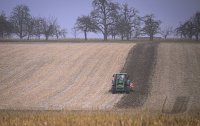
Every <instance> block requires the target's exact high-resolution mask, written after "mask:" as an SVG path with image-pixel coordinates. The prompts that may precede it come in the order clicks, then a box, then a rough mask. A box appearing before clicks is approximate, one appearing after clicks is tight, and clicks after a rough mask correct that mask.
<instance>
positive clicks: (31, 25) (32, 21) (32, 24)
mask: <svg viewBox="0 0 200 126" xmlns="http://www.w3.org/2000/svg"><path fill="white" fill-rule="evenodd" d="M34 28H35V19H34V18H33V17H31V18H29V20H27V36H28V37H27V39H28V40H29V39H30V37H31V36H33V35H34Z"/></svg>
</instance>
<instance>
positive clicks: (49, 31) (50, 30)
mask: <svg viewBox="0 0 200 126" xmlns="http://www.w3.org/2000/svg"><path fill="white" fill-rule="evenodd" d="M55 26H56V19H54V18H51V19H50V18H49V19H45V18H44V19H43V20H42V30H43V34H44V36H45V38H46V40H48V39H49V37H50V36H53V35H54V34H55Z"/></svg>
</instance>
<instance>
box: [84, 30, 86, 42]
mask: <svg viewBox="0 0 200 126" xmlns="http://www.w3.org/2000/svg"><path fill="white" fill-rule="evenodd" d="M84 35H85V40H87V32H86V30H85V31H84Z"/></svg>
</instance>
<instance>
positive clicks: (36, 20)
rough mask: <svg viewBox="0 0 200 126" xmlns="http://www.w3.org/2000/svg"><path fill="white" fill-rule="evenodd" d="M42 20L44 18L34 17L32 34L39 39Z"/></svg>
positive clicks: (41, 30) (41, 32)
mask: <svg viewBox="0 0 200 126" xmlns="http://www.w3.org/2000/svg"><path fill="white" fill-rule="evenodd" d="M43 22H45V19H44V18H41V17H38V18H34V33H33V34H34V35H35V36H36V37H37V38H38V39H40V37H41V35H42V34H43Z"/></svg>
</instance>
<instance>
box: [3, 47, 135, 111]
mask: <svg viewBox="0 0 200 126" xmlns="http://www.w3.org/2000/svg"><path fill="white" fill-rule="evenodd" d="M133 45H134V44H128V43H127V44H119V43H118V44H117V43H112V44H111V43H106V44H105V43H85V44H81V43H76V44H73V43H57V44H56V43H46V44H44V43H35V44H26V43H22V44H14V43H13V44H10V43H9V44H8V43H1V44H0V109H110V108H112V107H113V105H114V104H115V103H116V102H118V101H119V100H120V98H121V97H122V96H123V94H118V95H112V94H111V93H109V92H108V91H109V89H110V87H111V80H112V75H113V73H116V72H119V71H120V69H121V68H122V66H123V64H124V63H125V59H126V57H127V54H128V52H129V49H131V47H132V46H133Z"/></svg>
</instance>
